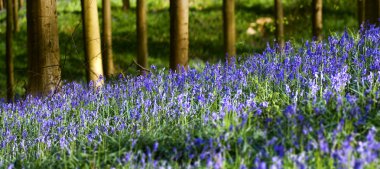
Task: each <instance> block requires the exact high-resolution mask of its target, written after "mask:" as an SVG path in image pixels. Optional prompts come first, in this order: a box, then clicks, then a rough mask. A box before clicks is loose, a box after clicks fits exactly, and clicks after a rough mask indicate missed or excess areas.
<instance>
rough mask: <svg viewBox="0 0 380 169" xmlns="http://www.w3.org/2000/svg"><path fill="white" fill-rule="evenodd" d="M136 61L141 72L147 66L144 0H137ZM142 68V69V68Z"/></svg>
mask: <svg viewBox="0 0 380 169" xmlns="http://www.w3.org/2000/svg"><path fill="white" fill-rule="evenodd" d="M136 12H137V19H136V25H137V63H138V64H139V66H141V67H142V68H141V67H139V70H140V72H141V74H144V73H145V71H144V69H146V68H147V67H148V33H147V26H146V12H147V9H146V0H137V10H136ZM143 68H144V69H143Z"/></svg>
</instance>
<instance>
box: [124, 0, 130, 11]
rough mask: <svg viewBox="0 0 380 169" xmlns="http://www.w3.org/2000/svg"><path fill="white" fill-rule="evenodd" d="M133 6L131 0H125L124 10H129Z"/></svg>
mask: <svg viewBox="0 0 380 169" xmlns="http://www.w3.org/2000/svg"><path fill="white" fill-rule="evenodd" d="M130 8H131V3H130V2H129V0H123V10H124V11H128V10H129V9H130Z"/></svg>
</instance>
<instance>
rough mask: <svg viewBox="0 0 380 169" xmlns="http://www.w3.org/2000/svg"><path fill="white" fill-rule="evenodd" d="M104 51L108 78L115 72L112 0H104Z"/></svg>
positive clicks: (105, 71) (105, 72) (105, 70)
mask: <svg viewBox="0 0 380 169" xmlns="http://www.w3.org/2000/svg"><path fill="white" fill-rule="evenodd" d="M102 9H103V47H104V49H103V51H104V56H103V57H104V59H103V60H104V63H103V65H104V74H105V75H106V77H107V78H109V77H111V76H112V75H113V74H115V67H114V63H113V54H112V22H111V21H112V16H111V0H103V8H102Z"/></svg>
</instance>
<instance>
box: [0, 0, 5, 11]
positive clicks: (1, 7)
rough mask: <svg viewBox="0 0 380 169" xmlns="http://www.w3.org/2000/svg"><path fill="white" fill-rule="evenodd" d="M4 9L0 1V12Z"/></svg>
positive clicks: (1, 0)
mask: <svg viewBox="0 0 380 169" xmlns="http://www.w3.org/2000/svg"><path fill="white" fill-rule="evenodd" d="M3 9H4V4H3V0H0V11H1V10H3Z"/></svg>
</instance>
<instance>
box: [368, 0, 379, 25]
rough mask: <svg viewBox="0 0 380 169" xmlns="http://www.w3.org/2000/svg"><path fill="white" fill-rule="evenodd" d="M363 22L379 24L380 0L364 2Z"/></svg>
mask: <svg viewBox="0 0 380 169" xmlns="http://www.w3.org/2000/svg"><path fill="white" fill-rule="evenodd" d="M364 3H365V12H364V13H365V21H368V22H369V23H372V24H379V18H380V0H365V1H364Z"/></svg>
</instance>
